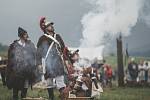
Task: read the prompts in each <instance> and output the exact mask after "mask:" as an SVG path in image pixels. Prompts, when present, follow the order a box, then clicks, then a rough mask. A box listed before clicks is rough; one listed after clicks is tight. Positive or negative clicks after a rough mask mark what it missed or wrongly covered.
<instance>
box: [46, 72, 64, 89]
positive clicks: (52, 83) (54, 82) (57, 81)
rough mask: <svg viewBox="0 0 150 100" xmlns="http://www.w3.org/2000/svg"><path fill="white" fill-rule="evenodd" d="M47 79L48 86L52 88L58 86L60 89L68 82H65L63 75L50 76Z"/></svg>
mask: <svg viewBox="0 0 150 100" xmlns="http://www.w3.org/2000/svg"><path fill="white" fill-rule="evenodd" d="M46 81H47V84H48V87H50V88H54V87H57V89H60V88H63V87H66V84H65V83H64V76H63V75H61V76H57V77H55V78H48V79H47V80H46Z"/></svg>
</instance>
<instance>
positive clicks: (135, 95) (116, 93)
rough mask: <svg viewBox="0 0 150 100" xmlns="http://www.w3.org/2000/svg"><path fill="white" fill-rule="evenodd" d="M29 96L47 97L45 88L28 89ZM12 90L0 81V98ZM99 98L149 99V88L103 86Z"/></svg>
mask: <svg viewBox="0 0 150 100" xmlns="http://www.w3.org/2000/svg"><path fill="white" fill-rule="evenodd" d="M55 95H56V100H59V99H58V91H55ZM28 96H29V97H44V98H48V95H47V91H46V90H30V89H29V91H28ZM11 97H12V91H11V90H8V89H7V88H6V87H3V86H2V83H1V82H0V100H11ZM99 100H150V88H142V87H141V88H129V87H125V88H118V87H113V88H105V89H104V93H103V94H101V96H100V99H99Z"/></svg>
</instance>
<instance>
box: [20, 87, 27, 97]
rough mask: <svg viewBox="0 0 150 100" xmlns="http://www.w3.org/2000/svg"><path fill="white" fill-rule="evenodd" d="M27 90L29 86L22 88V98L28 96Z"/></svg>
mask: <svg viewBox="0 0 150 100" xmlns="http://www.w3.org/2000/svg"><path fill="white" fill-rule="evenodd" d="M27 90H28V88H23V89H22V90H21V98H26V96H27Z"/></svg>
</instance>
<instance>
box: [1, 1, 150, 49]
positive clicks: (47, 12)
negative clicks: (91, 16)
mask: <svg viewBox="0 0 150 100" xmlns="http://www.w3.org/2000/svg"><path fill="white" fill-rule="evenodd" d="M89 9H90V5H88V4H87V3H86V2H85V0H0V42H2V43H3V44H10V43H11V42H12V41H13V40H15V39H17V38H18V37H17V29H18V27H19V26H21V27H23V28H24V29H26V30H27V31H28V33H29V36H30V39H31V40H33V41H34V43H36V42H37V40H38V38H39V37H40V36H41V35H42V31H41V30H40V28H39V19H40V17H41V16H46V17H47V19H48V20H49V21H53V22H54V23H55V30H56V32H57V33H60V34H61V35H62V37H63V38H64V41H65V43H66V44H67V45H68V46H72V47H74V46H78V45H79V43H80V42H79V41H80V39H81V37H82V35H81V32H82V26H81V23H80V20H81V18H82V16H83V15H84V14H85V13H87V12H88V11H89ZM141 33H142V34H141ZM149 37H150V27H148V26H147V25H146V24H145V23H143V22H142V21H140V20H139V21H138V23H137V25H136V26H135V27H134V28H133V30H132V34H131V35H130V36H129V37H127V38H126V39H125V42H128V44H129V47H131V48H138V47H141V46H142V45H147V44H149V43H150V39H149Z"/></svg>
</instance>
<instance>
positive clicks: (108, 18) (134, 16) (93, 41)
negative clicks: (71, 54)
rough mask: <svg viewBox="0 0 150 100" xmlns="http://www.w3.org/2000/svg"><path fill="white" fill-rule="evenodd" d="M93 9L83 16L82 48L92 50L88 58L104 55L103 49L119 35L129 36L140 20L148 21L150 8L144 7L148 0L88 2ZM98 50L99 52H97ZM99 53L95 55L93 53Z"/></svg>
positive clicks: (95, 0)
mask: <svg viewBox="0 0 150 100" xmlns="http://www.w3.org/2000/svg"><path fill="white" fill-rule="evenodd" d="M86 1H87V2H88V3H89V4H90V5H91V6H92V9H91V10H90V11H89V12H88V13H87V14H85V15H84V16H83V18H82V20H81V24H82V26H83V30H82V36H83V38H82V39H81V44H80V47H83V48H90V49H91V50H90V51H91V53H88V54H85V55H89V56H88V58H94V56H96V55H101V56H102V54H103V48H105V47H106V45H107V44H110V41H111V40H113V39H115V38H116V37H117V36H118V34H120V33H121V35H122V36H129V35H130V34H131V29H132V27H134V26H135V25H136V24H137V22H138V20H139V19H142V20H144V21H145V22H146V21H147V20H148V18H147V16H149V15H150V14H149V12H147V13H146V14H144V12H143V10H146V11H149V9H150V7H146V8H145V7H144V6H145V5H146V4H147V2H148V0H86ZM96 49H98V50H96ZM95 50H96V51H98V52H97V53H96V52H94V53H95V54H94V55H93V52H92V51H95Z"/></svg>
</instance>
